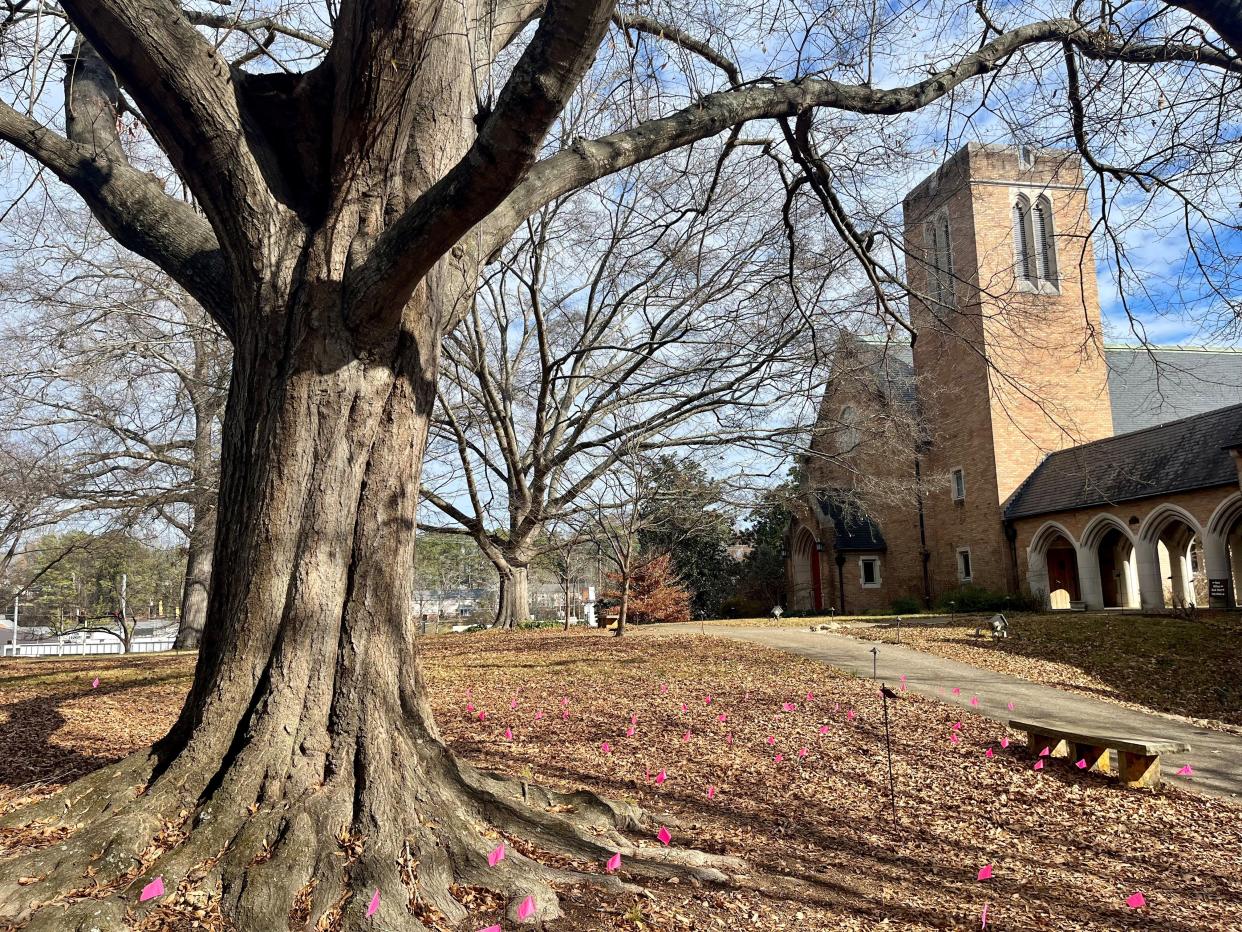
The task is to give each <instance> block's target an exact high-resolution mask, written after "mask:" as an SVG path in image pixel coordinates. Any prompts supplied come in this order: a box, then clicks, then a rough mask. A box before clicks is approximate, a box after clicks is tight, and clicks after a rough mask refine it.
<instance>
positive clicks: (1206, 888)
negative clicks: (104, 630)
mask: <svg viewBox="0 0 1242 932" xmlns="http://www.w3.org/2000/svg"><path fill="white" fill-rule="evenodd" d="M1026 624H1027V623H1026V621H1025V619H1023V620H1021V621H1020V622H1019V630H1023V629H1024V628H1025V627H1026ZM424 657H425V670H426V673H427V675H428V680H429V685H430V688H431V691H432V702H433V705H434V707H435V710H436V713H437V717H438V720H439V722H440V727H441V731H442V734H443V737H444V738H445V739H446V740H447V741H448V742H449V744H450V745H451V746H452V747H453V748H454V749H455V750H456V751H457V752H458V753H459V754H462V755H464V756H465V757H467V758H469V759H470V760H472V761H474V762H476V763H478V764H481V765H484V766H486V767H490V768H494V769H498V770H504V771H507V772H510V773H517V774H526V775H528V776H529V777H530V778H532V779H534V780H537V781H542V782H546V783H551V784H555V785H557V786H559V787H562V788H570V787H581V786H588V787H592V788H594V789H596V790H598V791H600V792H603V793H605V794H607V795H612V796H615V797H620V798H628V799H634V800H637V801H638V802H640V803H641V804H643V805H644V806H647V807H649V808H650V809H652V810H653V811H657V812H661V813H667V814H668V815H669V822H668V824H669V825H670V826H671V827H672V835H673V844H674V845H685V846H693V847H698V848H702V849H705V850H708V851H713V852H723V853H729V854H734V855H738V856H741V857H744V858H745V859H746V860H747V862H748V864H749V865H750V868H751V873H750V875H749V876H748V877H747V878H746V879H745V883H743V884H741V885H739V886H736V887H731V888H705V887H698V886H693V885H689V884H677V883H661V884H657V885H655V886H653V887H651V888H650V889H651V891H652V894H653V895H652V897H651V898H646V897H640V896H635V895H629V894H624V895H619V896H607V897H602V896H601V895H600V894H599V892H598V891H597V890H593V889H591V890H587V889H573V888H570V889H565V890H564V891H563V897H562V899H563V901H564V908H565V911H566V918H565V919H564V920H562V921H560V922H558V923H553V924H551V925H549V926H548V928H549V929H551V930H555V929H570V930H584V932H586V930H608V929H626V930H648V929H656V930H673V929H678V930H687V929H689V930H709V929H729V928H731V927H745V928H748V929H762V930H777V929H789V930H792V929H800V930H801V929H806V930H828V929H881V928H884V929H890V928H891V929H944V928H958V929H970V928H974V929H978V928H980V923H981V918H982V913H983V909H984V907H985V905H986V906H987V907H988V928H989V929H1034V928H1039V929H1172V930H1192V929H1196V930H1198V929H1220V930H1226V929H1237V928H1242V850H1240V847H1239V845H1238V843H1237V838H1238V835H1237V831H1238V829H1237V826H1238V824H1239V823H1238V820H1239V817H1240V816H1242V808H1240V807H1238V806H1237V805H1236V804H1234V803H1231V802H1228V801H1226V800H1221V799H1217V798H1214V797H1207V796H1199V795H1196V794H1192V793H1188V792H1186V791H1185V790H1183V789H1181V788H1180V787H1179V786H1178V785H1177V784H1178V782H1179V781H1177V780H1176V778H1175V779H1174V780H1173V781H1171V783H1170V784H1169V785H1167V786H1166V787H1165V788H1164V789H1163V790H1161V791H1160V792H1157V793H1150V792H1135V791H1126V790H1122V789H1119V788H1118V787H1116V786H1115V785H1114V784H1113V783H1111V782H1110V781H1109V780H1107V779H1106V778H1103V777H1099V776H1093V775H1085V776H1084V775H1082V774H1080V773H1079V772H1077V771H1076V770H1073V768H1072V765H1070V764H1067V763H1066V762H1064V761H1053V762H1052V763H1051V764H1050V765H1049V766H1048V767H1047V768H1046V769H1044V770H1042V771H1038V772H1037V771H1034V770H1032V766H1031V761H1029V760H1027V759H1026V758H1025V756H1024V753H1023V748H1022V745H1021V741H1020V739H1018V736H1016V735H1012V734H1009V735H1007V737H1009V738H1010V739H1012V740H1013V743H1012V744H1011V745H1010V746H1009V748H1008V749H1007V750H1006V749H1002V748H1001V747H1000V745H999V743H998V742H999V739H1000V738H1001V737H1002V736H1003V735H1004V733H1003V731H1002V730H1001V729H1000V728H999V727H998V726H996V725H995V724H993V723H990V722H988V721H986V720H983V719H980V718H977V717H974V716H971V715H969V714H964V713H962V712H961V710H958V709H955V708H951V707H949V706H947V705H945V704H943V703H941V702H938V701H936V700H934V699H930V698H922V697H917V696H911V697H909V698H906V699H903V701H900V702H897V703H894V704H893V705H892V706H891V708H890V713H891V724H892V732H893V752H894V772H895V778H896V786H897V806H898V815H899V826H898V827H897V828H894V826H893V823H892V819H891V816H890V812H889V803H888V793H887V776H888V770H887V765H886V762H885V756H884V741H883V737H884V728H883V720H882V717H881V707H880V701H879V698H878V696H877V695H876V693H875V692H874V691H873V689H872V687H871V684H870V683H868V682H867V681H865V680H861V679H858V678H856V677H851V676H846V675H843V674H839V673H836V672H834V671H832V670H829V669H827V668H825V667H823V666H821V665H819V664H815V663H812V662H810V661H806V660H802V659H799V658H795V657H791V656H789V655H786V654H781V653H776V652H773V651H769V650H766V649H764V648H761V647H758V646H752V645H748V646H746V647H745V648H744V649H742V650H739V647H738V645H737V644H735V643H732V642H729V641H726V640H724V639H716V638H699V637H694V636H685V637H669V638H660V639H655V638H625V639H622V640H620V641H617V640H616V639H613V638H610V637H609V636H608V635H605V634H602V633H600V632H589V631H579V632H572V633H569V634H562V633H559V632H543V631H539V632H520V633H517V634H512V633H503V632H488V633H483V634H472V635H466V636H460V637H440V638H429V639H428V640H427V641H426V642H425V651H424ZM192 669H193V658H192V657H190V656H186V655H181V656H168V655H165V656H161V657H142V658H137V659H134V660H127V659H122V658H80V659H66V660H42V661H0V746H2V747H4V749H5V753H4V755H2V756H0V808H8V807H11V806H12V805H14V804H15V803H16V802H17V801H18V800H20V799H21V798H24V797H26V796H29V795H31V794H37V793H42V792H46V791H47V789H48V787H46V786H32V784H36V783H38V782H39V781H48V782H50V783H52V784H55V783H59V782H63V781H65V780H67V779H68V778H69V777H70V776H72V774H74V773H81V772H84V771H86V770H89V769H91V768H93V767H97V766H100V765H102V764H104V763H106V762H108V761H110V760H114V759H116V758H118V757H119V756H121V755H123V754H124V753H126V752H127V751H129V750H132V749H135V748H138V747H141V746H143V745H144V744H146V743H147V742H149V741H150V740H152V739H153V738H155V737H158V736H159V735H160V734H161V732H162V730H163V729H164V728H166V727H167V725H168V724H169V723H170V722H171V721H172V719H173V717H174V716H175V714H176V711H177V708H178V703H179V701H180V698H181V696H182V694H183V693H184V691H185V689H186V687H187V686H188V684H189V678H190V676H191V673H192ZM1235 672H1236V671H1235ZM96 676H98V677H99V681H100V683H99V687H98V688H97V689H92V687H91V680H92V679H93V678H94V677H96ZM665 687H667V690H665ZM808 693H809V694H810V698H809V699H808ZM709 698H710V700H711V701H710V702H708V701H707V700H708V699H709ZM467 702H471V703H472V704H473V705H474V706H475V707H476V709H477V710H485V711H486V712H487V713H488V714H487V716H486V720H485V721H484V722H480V721H479V719H478V717H477V712H476V713H471V712H468V711H467V709H466V704H467ZM566 702H567V704H566ZM787 703H792V704H794V708H793V709H792V710H787V709H786V704H787ZM515 704H516V708H514V705H515ZM683 704H684V706H685V711H683V709H682V707H683ZM562 709H564V710H566V711H567V712H568V715H567V716H563V715H562ZM539 712H543V713H544V714H543V715H542V716H541V717H539V718H536V715H537V713H539ZM631 716H636V718H637V724H636V726H635V729H636V730H635V734H634V735H633V736H632V737H627V736H626V728H627V726H628V725H629V723H630V721H631ZM721 716H723V720H722V719H721ZM959 720H960V723H961V728H960V731H958V732H957V733H959V734H960V735H961V736H962V737H961V740H960V742H959V743H957V744H954V743H951V742H950V739H949V736H950V734H952V733H954V732H955V729H954V728H953V726H954V724H955V723H957V722H959ZM506 728H510V729H512V734H513V738H512V740H506V739H505V737H504V732H505V729H506ZM604 741H608V742H609V743H610V745H611V750H610V752H608V753H604V752H603V751H602V749H601V743H602V742H604ZM803 748H805V749H806V754H805V756H804V757H803V756H800V751H801V749H803ZM988 749H992V750H993V753H994V756H993V757H992V758H988V757H986V756H985V751H986V750H988ZM777 754H780V755H781V757H782V759H781V760H779V761H778V760H777V758H776V755H777ZM661 770H663V771H664V772H665V773H666V775H667V779H666V780H665V781H664V782H663V783H661V784H657V783H656V782H655V781H654V780H653V779H648V775H655V774H657V773H659V772H660V771H661ZM709 787H715V788H716V792H715V794H714V796H713V798H710V799H709V798H708V788H709ZM6 840H7V841H9V843H10V844H11V843H13V841H14V837H13V836H8V838H7V839H6V836H4V835H3V834H0V846H3V845H4V843H5V842H6ZM508 841H509V843H510V845H511V846H512V847H513V848H515V849H516V850H521V851H522V852H524V853H527V854H529V855H531V856H534V857H548V858H551V857H552V856H550V855H545V854H543V853H542V852H540V850H539V849H538V848H537V846H535V845H534V844H532V843H531V842H529V841H528V840H525V839H521V838H509V839H508ZM644 844H648V845H652V846H654V848H655V849H656V850H657V851H658V849H659V845H658V842H656V841H655V840H654V839H645V840H644ZM987 864H990V865H992V869H993V877H992V879H990V880H986V881H979V880H977V879H976V875H977V873H978V871H979V869H980V868H981V867H983V866H984V865H987ZM575 866H577V867H579V868H585V869H588V870H592V869H593V870H601V869H602V865H575ZM623 873H624V866H623ZM1138 890H1141V891H1142V892H1143V893H1144V895H1145V897H1146V900H1147V906H1146V907H1144V908H1143V909H1131V908H1129V907H1127V905H1126V902H1125V900H1126V898H1127V897H1129V896H1130V895H1131V894H1133V893H1134V892H1135V891H1138ZM472 893H473V894H474V896H473V898H472V899H471V903H472V908H473V913H472V917H471V920H472V921H471V923H469V924H468V925H467V926H466V929H467V930H468V932H472V930H474V929H476V928H479V927H482V926H486V925H490V924H491V923H494V922H499V921H501V920H500V904H499V903H498V902H496V901H494V900H491V899H490V898H489V896H488V895H487V894H486V893H485V892H483V891H472ZM157 913H160V914H165V913H166V914H167V915H165V916H164V918H165V919H168V920H169V925H167V928H190V926H189V925H188V924H187V925H184V926H177V925H176V924H175V922H173V920H174V919H176V917H177V916H178V915H179V914H178V913H177V912H176V911H175V909H174V908H171V907H162V908H161V909H160V910H159V911H157ZM157 918H158V917H157ZM163 927H164V926H161V928H163ZM199 927H200V928H213V926H212V925H211V921H210V917H207V921H206V924H205V925H201V926H199ZM505 928H506V929H507V928H508V926H507V925H506V926H505Z"/></svg>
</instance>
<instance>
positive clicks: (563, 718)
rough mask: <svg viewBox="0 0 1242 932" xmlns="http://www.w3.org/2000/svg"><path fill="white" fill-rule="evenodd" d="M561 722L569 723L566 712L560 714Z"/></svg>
mask: <svg viewBox="0 0 1242 932" xmlns="http://www.w3.org/2000/svg"><path fill="white" fill-rule="evenodd" d="M561 721H564V722H567V721H569V712H568V711H565V712H562V713H561Z"/></svg>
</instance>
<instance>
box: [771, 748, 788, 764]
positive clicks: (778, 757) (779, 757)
mask: <svg viewBox="0 0 1242 932" xmlns="http://www.w3.org/2000/svg"><path fill="white" fill-rule="evenodd" d="M784 759H785V755H784V754H782V753H781V752H780V751H777V752H776V756H775V757H774V758H772V762H773V763H776V764H779V763H780V762H781V761H783V760H784Z"/></svg>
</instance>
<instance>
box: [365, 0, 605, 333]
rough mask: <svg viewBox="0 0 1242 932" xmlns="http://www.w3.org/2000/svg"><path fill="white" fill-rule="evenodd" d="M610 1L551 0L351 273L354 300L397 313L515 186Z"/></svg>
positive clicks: (594, 41)
mask: <svg viewBox="0 0 1242 932" xmlns="http://www.w3.org/2000/svg"><path fill="white" fill-rule="evenodd" d="M613 2H614V0H552V2H551V3H550V4H549V5H548V8H547V10H546V11H545V12H544V14H543V16H542V18H541V19H540V22H539V28H538V29H537V30H536V31H535V35H534V37H533V38H532V39H531V42H530V45H528V46H527V47H526V49H525V51H524V52H523V53H522V57H521V58H520V59H519V60H518V63H517V65H516V67H515V68H514V70H513V74H512V75H511V76H510V78H509V81H508V83H506V84H505V87H504V89H503V90H502V91H501V92H500V96H499V97H498V98H497V101H496V107H495V109H494V110H493V111H492V114H491V116H490V117H488V119H487V121H486V122H485V123H484V124H483V127H482V129H481V130H480V131H479V135H478V138H477V139H476V140H475V142H474V144H473V145H472V146H471V147H470V150H469V151H468V152H467V153H466V155H465V157H464V158H463V159H462V160H461V161H460V162H459V163H458V164H457V165H456V166H454V167H453V168H452V169H451V170H450V171H449V172H448V174H447V175H445V176H444V177H443V178H442V179H440V181H438V182H437V183H436V184H434V185H433V186H432V187H431V188H430V189H429V190H428V191H426V192H425V193H424V194H422V195H421V196H420V197H419V198H417V199H416V200H415V201H414V203H413V204H411V205H410V206H409V208H407V210H406V212H405V213H404V214H403V215H402V216H401V217H400V218H399V219H398V220H397V221H396V222H394V223H393V224H392V225H391V226H389V227H388V229H386V230H385V231H384V233H383V234H382V235H381V236H380V237H379V239H378V240H377V241H376V243H375V248H374V249H373V250H372V252H371V255H370V256H369V257H368V258H367V260H366V262H365V263H364V264H363V265H362V267H361V268H359V269H358V270H357V271H356V273H355V274H354V275H353V276H352V281H351V282H350V289H351V291H352V292H353V298H354V300H352V301H350V302H349V303H350V306H351V307H358V308H363V309H365V310H366V312H368V313H370V312H374V313H375V314H378V315H384V316H387V317H389V318H391V319H393V320H395V319H396V316H397V314H399V310H400V307H401V306H402V305H404V303H405V301H406V300H407V298H408V297H409V295H410V294H411V293H412V292H413V290H414V287H415V286H416V285H417V284H418V282H419V281H421V280H422V278H423V276H424V275H426V274H427V272H428V270H430V269H431V267H432V266H433V265H434V264H435V263H436V261H437V260H438V259H439V258H440V257H441V256H442V255H443V254H444V253H445V252H446V251H447V250H448V249H450V248H451V247H452V246H453V245H454V244H455V243H456V242H457V241H458V240H459V239H461V237H462V236H463V235H464V234H465V233H466V232H467V231H468V230H470V228H471V227H473V226H474V225H475V224H476V223H478V222H479V221H480V220H482V219H483V218H484V217H486V216H487V215H488V214H490V213H491V212H492V211H493V210H494V209H495V208H496V206H497V205H498V204H499V203H500V202H501V201H502V200H503V199H504V198H505V196H506V195H507V194H509V192H510V191H512V190H513V188H514V186H515V185H516V184H517V183H518V182H519V181H520V180H521V179H522V177H523V176H524V175H525V174H526V172H527V171H528V170H529V168H530V166H531V165H532V164H534V161H535V158H536V156H537V155H538V152H539V147H540V146H541V145H542V144H543V140H544V137H545V136H546V135H547V132H548V130H549V128H550V127H551V126H552V123H553V122H554V121H555V120H556V118H557V116H559V115H560V112H561V109H562V108H563V107H564V106H565V102H566V101H567V100H568V99H569V97H570V95H572V94H573V92H574V90H575V88H577V86H578V84H579V82H580V81H581V80H582V76H583V75H584V74H585V73H586V70H587V68H588V67H590V64H591V62H592V61H593V60H594V58H595V52H596V49H597V47H598V45H599V42H600V40H601V39H602V38H603V35H604V32H605V31H606V30H607V28H608V23H609V19H610V17H611V16H612V6H613ZM354 323H355V324H358V325H361V326H363V327H364V328H366V327H369V326H371V325H374V324H377V323H381V321H380V320H361V321H354Z"/></svg>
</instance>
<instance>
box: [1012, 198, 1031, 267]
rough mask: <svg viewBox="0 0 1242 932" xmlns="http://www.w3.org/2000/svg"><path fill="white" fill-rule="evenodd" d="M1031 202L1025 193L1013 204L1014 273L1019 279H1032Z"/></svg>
mask: <svg viewBox="0 0 1242 932" xmlns="http://www.w3.org/2000/svg"><path fill="white" fill-rule="evenodd" d="M1034 271H1035V270H1034V267H1033V264H1032V262H1031V202H1030V201H1028V200H1027V199H1026V196H1025V195H1023V194H1019V195H1018V199H1017V200H1016V201H1014V204H1013V274H1014V277H1015V278H1017V279H1019V280H1026V281H1031V280H1032V279H1033V278H1034V277H1035V276H1034Z"/></svg>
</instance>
